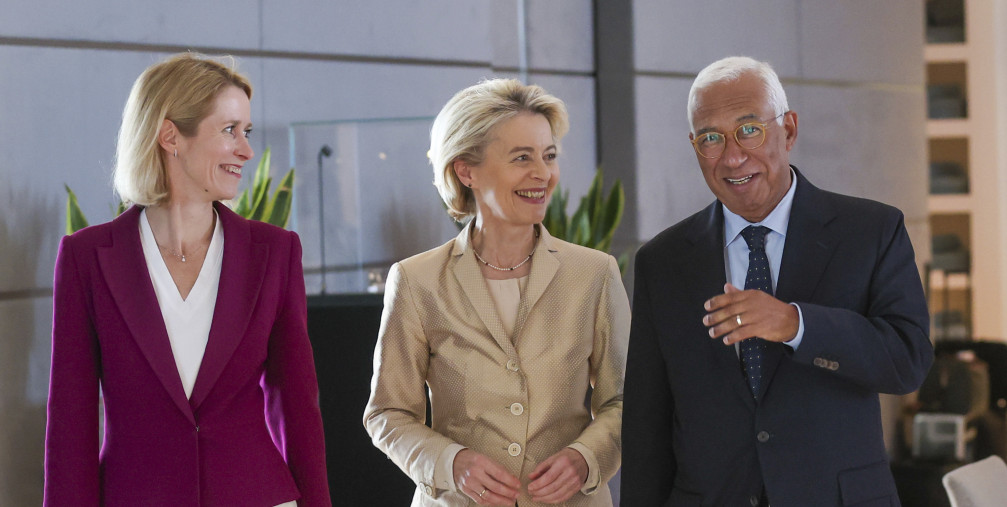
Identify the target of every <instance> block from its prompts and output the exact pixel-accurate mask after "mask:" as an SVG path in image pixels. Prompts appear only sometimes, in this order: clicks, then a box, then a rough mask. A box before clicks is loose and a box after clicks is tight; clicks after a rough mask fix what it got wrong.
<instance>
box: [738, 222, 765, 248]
mask: <svg viewBox="0 0 1007 507" xmlns="http://www.w3.org/2000/svg"><path fill="white" fill-rule="evenodd" d="M768 232H769V227H763V226H761V225H749V226H748V227H745V229H744V230H742V231H741V237H743V238H745V243H748V249H749V250H765V248H766V234H767V233H768Z"/></svg>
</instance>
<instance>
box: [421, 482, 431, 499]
mask: <svg viewBox="0 0 1007 507" xmlns="http://www.w3.org/2000/svg"><path fill="white" fill-rule="evenodd" d="M420 486H422V487H423V492H424V493H426V495H427V496H434V488H431V487H430V485H429V484H420Z"/></svg>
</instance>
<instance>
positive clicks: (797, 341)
mask: <svg viewBox="0 0 1007 507" xmlns="http://www.w3.org/2000/svg"><path fill="white" fill-rule="evenodd" d="M790 304H791V305H794V308H797V335H796V336H794V339H793V340H790V341H788V342H783V344H784V345H789V346H790V348H792V349H794V350H797V347H800V346H801V340H803V339H804V313H803V312H801V306H800V305H798V304H797V303H790Z"/></svg>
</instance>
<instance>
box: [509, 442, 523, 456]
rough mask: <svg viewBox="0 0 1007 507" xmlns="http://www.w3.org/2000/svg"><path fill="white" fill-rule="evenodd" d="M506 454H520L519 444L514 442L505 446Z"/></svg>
mask: <svg viewBox="0 0 1007 507" xmlns="http://www.w3.org/2000/svg"><path fill="white" fill-rule="evenodd" d="M507 454H510V455H511V456H518V455H520V454H521V446H520V445H519V444H516V443H514V444H510V445H509V446H507Z"/></svg>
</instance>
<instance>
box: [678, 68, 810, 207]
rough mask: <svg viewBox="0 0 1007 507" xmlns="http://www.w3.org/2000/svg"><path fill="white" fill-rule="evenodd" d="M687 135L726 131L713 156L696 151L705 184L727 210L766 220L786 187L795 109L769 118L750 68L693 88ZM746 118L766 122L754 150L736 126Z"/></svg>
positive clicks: (766, 103) (764, 98) (794, 136)
mask: <svg viewBox="0 0 1007 507" xmlns="http://www.w3.org/2000/svg"><path fill="white" fill-rule="evenodd" d="M695 104H696V105H695V110H694V111H693V115H692V133H690V134H689V139H693V138H694V137H695V136H697V135H699V134H702V133H704V132H710V131H716V132H720V133H722V134H724V135H725V136H726V138H727V144H726V146H725V148H724V153H722V154H721V155H720V156H719V157H717V158H704V157H701V156H699V155H698V154H697V155H696V159H697V160H698V161H699V167H700V168H701V169H702V171H703V178H705V179H706V184H707V185H708V186H709V187H710V190H711V191H713V194H714V195H716V196H717V199H719V200H720V202H721V203H723V204H724V206H726V207H727V209H729V210H731V211H732V212H734V213H737V214H738V215H741V216H742V217H744V218H745V219H746V220H748V221H749V222H753V223H754V222H759V221H761V220H762V219H764V218H765V217H766V216H767V215H769V213H770V212H771V211H773V209H774V208H775V207H776V205H777V204H779V202H780V200H781V199H783V196H784V195H786V193H787V190H789V189H790V165H789V164H790V150H791V148H793V146H794V141H795V140H796V139H797V114H796V113H794V112H792V111H791V112H787V113H786V114H784V115H783V125H780V124H779V123H777V121H771V118H773V117H774V116H776V115H777V114H779V112H778V111H774V110H773V109H772V107H771V106H770V103H769V99H768V96H767V93H766V89H765V86H764V85H763V83H762V82H761V81H760V80H759V79H758V78H757V77H756V76H755V75H754V74H752V73H747V74H744V75H742V76H741V77H740V78H738V79H737V80H734V81H727V82H719V83H714V84H712V85H710V86H708V87H707V88H705V89H702V90H699V91H698V92H697V93H696V102H695ZM749 122H767V123H768V124H767V125H766V140H765V142H764V143H763V144H762V146H759V147H758V148H755V149H751V150H748V149H745V148H743V147H741V146H739V145H738V142H737V140H736V139H735V137H734V132H735V130H736V129H737V128H738V127H739V126H740V125H742V124H745V123H749Z"/></svg>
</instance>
